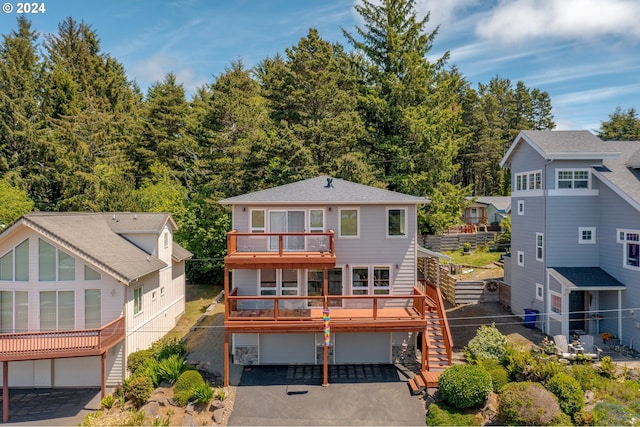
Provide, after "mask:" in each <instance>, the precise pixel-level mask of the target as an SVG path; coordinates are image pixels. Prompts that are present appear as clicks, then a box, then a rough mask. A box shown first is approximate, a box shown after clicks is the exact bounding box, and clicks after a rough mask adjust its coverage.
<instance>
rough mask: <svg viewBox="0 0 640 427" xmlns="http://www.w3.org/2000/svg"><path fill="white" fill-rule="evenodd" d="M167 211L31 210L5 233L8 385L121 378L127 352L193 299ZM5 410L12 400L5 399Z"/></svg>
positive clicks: (0, 254) (144, 344) (2, 352)
mask: <svg viewBox="0 0 640 427" xmlns="http://www.w3.org/2000/svg"><path fill="white" fill-rule="evenodd" d="M176 229H177V227H176V224H175V222H174V221H173V219H172V218H171V215H169V214H168V213H130V212H127V213H77V212H67V213H44V212H42V213H40V212H39V213H31V214H27V215H24V216H23V217H21V218H20V219H19V220H17V221H16V222H15V223H13V224H12V225H10V226H9V227H7V228H6V229H4V230H3V232H2V233H1V234H0V309H1V315H0V360H2V362H3V369H2V372H0V375H1V377H2V379H3V385H4V392H3V396H7V392H8V390H7V389H8V387H92V386H100V387H101V388H102V390H103V394H104V393H105V390H106V387H107V386H115V385H117V384H118V383H120V382H122V380H123V378H124V377H125V375H126V363H127V357H128V355H129V354H131V353H132V352H134V351H137V350H141V349H145V348H148V347H149V346H150V345H151V344H152V343H153V342H154V341H156V340H158V339H159V338H161V337H162V336H163V335H165V334H166V333H167V332H168V331H169V330H171V329H172V328H173V327H174V326H175V324H176V320H177V319H178V318H179V317H180V315H181V314H182V313H183V312H184V307H185V261H186V260H187V259H188V258H189V257H191V253H189V252H188V251H187V250H185V249H184V248H182V247H180V246H179V245H178V244H176V243H175V242H173V233H174V232H175V230H176ZM3 403H4V405H5V406H4V410H3V417H4V418H5V421H6V419H7V415H8V408H7V406H6V405H7V404H8V399H3Z"/></svg>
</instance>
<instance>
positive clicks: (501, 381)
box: [479, 359, 509, 393]
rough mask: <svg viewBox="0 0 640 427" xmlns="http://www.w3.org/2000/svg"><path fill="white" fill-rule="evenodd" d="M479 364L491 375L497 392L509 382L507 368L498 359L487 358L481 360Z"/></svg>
mask: <svg viewBox="0 0 640 427" xmlns="http://www.w3.org/2000/svg"><path fill="white" fill-rule="evenodd" d="M479 365H480V366H482V367H484V369H485V370H486V371H487V372H488V373H489V375H491V383H492V385H493V391H494V392H495V393H497V392H498V391H499V390H500V389H501V388H502V387H503V386H504V385H506V384H507V383H508V382H509V375H508V374H507V370H506V369H505V368H504V367H503V366H502V365H500V363H499V362H498V361H496V360H492V359H486V360H483V361H480V362H479Z"/></svg>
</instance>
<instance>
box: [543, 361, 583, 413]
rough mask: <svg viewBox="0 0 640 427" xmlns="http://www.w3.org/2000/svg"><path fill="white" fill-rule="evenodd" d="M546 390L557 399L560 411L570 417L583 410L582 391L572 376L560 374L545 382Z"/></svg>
mask: <svg viewBox="0 0 640 427" xmlns="http://www.w3.org/2000/svg"><path fill="white" fill-rule="evenodd" d="M546 388H547V390H549V391H550V392H551V393H553V394H554V395H555V396H556V397H557V398H558V403H559V404H560V409H562V411H563V412H564V413H565V414H567V415H569V416H570V417H573V415H574V414H575V413H576V412H578V411H579V410H581V409H582V408H584V390H582V387H581V386H580V383H579V382H578V380H576V379H575V378H573V377H572V376H570V375H568V374H565V373H564V372H560V373H559V374H556V375H555V376H554V377H552V378H551V379H550V380H549V381H548V382H547V387H546Z"/></svg>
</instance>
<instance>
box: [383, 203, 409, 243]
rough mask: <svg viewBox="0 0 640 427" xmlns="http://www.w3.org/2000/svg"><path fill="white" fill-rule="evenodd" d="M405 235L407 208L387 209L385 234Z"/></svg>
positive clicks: (391, 235) (393, 235) (392, 235)
mask: <svg viewBox="0 0 640 427" xmlns="http://www.w3.org/2000/svg"><path fill="white" fill-rule="evenodd" d="M406 235H407V210H406V209H405V208H393V209H387V236H390V237H404V236H406Z"/></svg>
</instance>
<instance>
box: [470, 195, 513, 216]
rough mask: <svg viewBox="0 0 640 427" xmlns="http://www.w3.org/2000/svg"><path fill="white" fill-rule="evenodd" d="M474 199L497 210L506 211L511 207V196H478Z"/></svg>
mask: <svg viewBox="0 0 640 427" xmlns="http://www.w3.org/2000/svg"><path fill="white" fill-rule="evenodd" d="M471 199H474V197H472V198H471ZM475 201H476V203H482V204H484V205H487V206H488V205H493V206H494V207H495V208H496V209H497V210H498V211H499V212H508V211H509V209H510V208H511V196H478V197H475Z"/></svg>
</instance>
